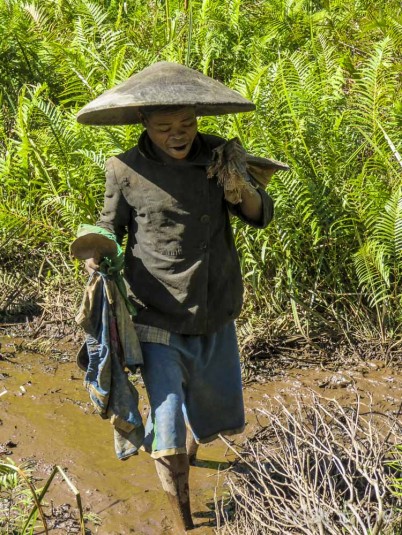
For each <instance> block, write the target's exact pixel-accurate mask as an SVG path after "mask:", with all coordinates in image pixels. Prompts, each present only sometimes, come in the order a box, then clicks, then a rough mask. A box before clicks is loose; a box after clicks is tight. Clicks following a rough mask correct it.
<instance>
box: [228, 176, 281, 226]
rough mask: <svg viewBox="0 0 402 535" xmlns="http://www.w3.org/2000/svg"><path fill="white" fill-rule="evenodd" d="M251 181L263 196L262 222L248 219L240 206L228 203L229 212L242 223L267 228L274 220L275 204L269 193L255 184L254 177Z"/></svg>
mask: <svg viewBox="0 0 402 535" xmlns="http://www.w3.org/2000/svg"><path fill="white" fill-rule="evenodd" d="M250 181H251V182H252V184H253V185H254V186H256V189H257V191H258V193H259V194H260V196H261V200H262V215H261V220H260V221H252V220H251V219H248V218H247V217H246V216H245V215H244V214H243V213H242V211H241V209H240V206H239V205H238V204H231V203H227V204H228V208H229V212H230V213H231V214H232V215H235V216H236V217H238V218H239V219H241V220H242V221H244V222H245V223H247V224H248V225H250V226H252V227H255V228H265V227H266V226H268V224H269V223H270V222H271V221H272V219H273V217H274V202H273V200H272V198H271V197H270V196H269V195H268V193H267V192H266V191H265V190H264V189H263V188H261V187H260V186H257V183H256V182H255V180H254V179H253V178H252V177H250Z"/></svg>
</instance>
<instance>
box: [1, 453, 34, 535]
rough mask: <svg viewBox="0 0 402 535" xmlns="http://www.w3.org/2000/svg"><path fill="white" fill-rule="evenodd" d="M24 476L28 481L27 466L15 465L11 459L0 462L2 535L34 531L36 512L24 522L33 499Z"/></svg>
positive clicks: (28, 469) (21, 534) (29, 470)
mask: <svg viewBox="0 0 402 535" xmlns="http://www.w3.org/2000/svg"><path fill="white" fill-rule="evenodd" d="M22 475H23V477H22ZM24 478H26V479H27V480H28V481H29V479H30V478H31V468H30V467H29V466H27V465H26V466H21V467H17V466H16V465H15V464H14V463H13V462H12V461H8V462H0V531H1V533H4V535H17V534H18V535H33V533H35V525H36V521H37V513H36V514H35V515H33V516H32V518H31V520H30V521H29V523H28V524H26V520H27V518H28V516H29V513H30V510H31V509H32V508H33V506H34V503H35V501H34V498H33V496H32V493H31V489H30V488H29V487H27V485H26V482H25V480H24Z"/></svg>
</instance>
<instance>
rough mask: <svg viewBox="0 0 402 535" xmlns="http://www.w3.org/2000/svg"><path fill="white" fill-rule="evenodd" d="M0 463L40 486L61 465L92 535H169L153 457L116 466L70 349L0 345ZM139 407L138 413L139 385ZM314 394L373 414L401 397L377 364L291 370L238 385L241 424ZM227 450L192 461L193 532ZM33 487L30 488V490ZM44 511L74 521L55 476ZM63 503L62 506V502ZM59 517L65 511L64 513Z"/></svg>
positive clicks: (109, 435)
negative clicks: (20, 466) (31, 465)
mask: <svg viewBox="0 0 402 535" xmlns="http://www.w3.org/2000/svg"><path fill="white" fill-rule="evenodd" d="M0 343H1V349H0V408H1V413H0V459H5V458H7V457H10V458H11V459H13V461H14V462H16V463H20V462H22V461H23V460H27V459H31V460H33V461H34V462H35V464H36V469H35V475H37V476H38V477H39V478H43V480H45V479H46V478H47V477H48V475H49V474H50V472H51V470H52V468H53V466H54V465H55V464H57V465H60V466H61V467H62V468H64V469H66V471H67V473H68V475H69V477H70V478H71V480H72V481H73V483H74V484H75V485H76V486H77V488H78V489H79V491H80V493H81V497H82V501H83V505H84V508H85V509H86V511H87V513H91V514H92V515H96V517H97V518H98V520H99V525H96V524H97V523H96V522H89V523H88V530H89V531H88V533H92V534H100V535H126V534H137V535H165V534H173V533H174V532H173V530H172V523H171V520H170V511H169V504H168V502H167V500H166V499H165V496H164V494H163V493H162V492H161V490H160V487H159V484H158V480H157V477H156V474H155V470H154V465H153V461H152V460H151V459H150V458H149V456H148V455H147V454H145V453H140V454H139V455H138V456H136V457H132V458H130V459H129V460H127V461H125V462H122V461H119V460H117V458H116V457H115V454H114V447H113V431H112V427H111V425H110V424H109V423H108V421H105V420H102V419H101V418H100V417H99V416H98V415H97V414H95V413H94V411H93V408H92V404H91V403H90V401H89V397H88V394H87V392H86V390H85V389H84V387H83V385H82V379H83V374H82V372H81V371H80V370H79V369H78V368H77V366H76V364H75V350H76V348H74V347H69V348H62V347H61V346H58V345H57V343H56V342H55V346H54V347H53V349H52V351H50V352H49V353H46V354H37V353H29V352H26V351H21V350H20V349H19V347H20V346H19V341H18V340H16V339H13V338H8V337H3V338H1V339H0ZM137 388H138V390H139V392H140V395H141V410H142V411H143V413H144V416H145V414H146V413H147V410H148V406H147V399H146V395H145V392H144V389H143V387H142V385H141V384H140V383H139V384H138V385H137ZM311 389H312V390H315V391H316V392H319V393H321V394H323V395H325V396H326V397H334V398H336V399H338V400H340V401H342V402H344V403H348V401H349V399H352V397H353V396H354V393H353V390H357V391H358V392H359V393H360V395H361V396H362V398H363V399H364V398H368V397H369V396H372V397H373V401H374V403H375V406H376V408H377V410H379V411H388V410H390V411H396V410H397V408H398V406H399V403H400V400H401V394H402V378H401V374H400V371H398V370H397V369H396V368H395V367H393V368H389V367H387V366H386V365H385V363H384V362H381V361H370V362H368V363H365V362H360V363H358V364H356V365H355V366H354V367H353V368H352V369H348V370H343V371H337V372H334V371H330V370H325V369H321V368H306V369H300V368H294V369H291V370H288V371H287V372H286V374H281V375H278V376H276V377H270V378H269V381H268V382H266V383H264V384H256V383H255V384H251V385H248V386H247V387H246V388H245V404H246V414H247V421H248V425H247V427H246V431H245V433H244V435H243V436H239V437H237V438H236V441H237V442H241V441H242V439H243V438H244V436H245V435H246V434H251V433H252V432H253V429H254V428H255V426H256V425H257V424H256V420H255V416H254V412H255V410H256V409H258V408H261V407H264V405H265V404H266V403H267V402H268V401H271V400H272V399H274V398H275V397H278V396H279V397H281V399H282V400H284V401H285V402H286V403H289V404H291V403H292V399H294V396H295V395H298V394H300V393H303V392H308V391H310V390H311ZM231 460H233V454H232V453H230V452H228V451H227V450H226V446H225V445H224V444H223V443H222V442H221V441H219V440H217V441H215V442H213V443H212V444H209V445H206V446H202V447H201V448H200V450H199V461H198V465H197V466H195V467H193V468H192V469H191V474H190V484H191V489H192V509H193V514H194V518H195V523H196V525H197V529H196V530H195V531H194V532H193V533H194V535H198V534H206V535H208V534H212V533H214V526H216V522H215V500H216V499H219V497H220V496H221V494H222V492H223V489H222V483H223V480H224V471H225V469H226V468H227V467H228V466H229V462H230V461H231ZM40 484H41V482H40V481H38V482H37V486H39V487H40ZM47 503H48V504H49V505H48V508H51V506H52V503H53V508H54V509H55V508H57V507H62V506H65V508H67V509H66V510H68V511H71V514H72V515H73V516H74V508H75V500H74V496H73V495H72V494H71V492H70V491H69V489H68V487H67V485H66V484H65V483H64V482H63V481H62V480H61V479H56V480H55V482H54V483H53V484H52V486H51V488H50V491H49V493H48V495H47ZM65 504H67V505H65ZM65 516H68V515H65ZM67 520H68V519H65V520H63V518H60V519H59V522H57V523H56V525H55V527H54V528H53V529H52V530H51V531H50V533H52V535H56V534H65V533H73V531H71V528H69V524H68V521H67Z"/></svg>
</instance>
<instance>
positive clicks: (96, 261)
mask: <svg viewBox="0 0 402 535" xmlns="http://www.w3.org/2000/svg"><path fill="white" fill-rule="evenodd" d="M101 261H102V258H101V257H100V256H95V257H93V258H87V259H86V260H85V269H86V270H87V272H88V273H89V274H90V275H92V273H93V272H94V271H97V270H98V269H99V266H100V263H101Z"/></svg>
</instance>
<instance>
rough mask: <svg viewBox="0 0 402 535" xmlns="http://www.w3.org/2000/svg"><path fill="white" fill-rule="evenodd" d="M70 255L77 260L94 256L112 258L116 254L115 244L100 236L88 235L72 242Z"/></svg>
mask: <svg viewBox="0 0 402 535" xmlns="http://www.w3.org/2000/svg"><path fill="white" fill-rule="evenodd" d="M70 251H71V254H72V255H73V256H74V257H75V258H78V260H87V259H88V258H93V257H94V256H95V255H96V256H100V257H101V258H104V257H105V256H107V257H109V258H112V257H114V256H115V255H116V254H117V244H116V242H114V241H113V240H110V239H109V238H106V237H105V236H102V234H96V233H92V232H91V233H89V234H85V235H83V236H80V237H79V238H77V239H76V240H74V241H73V243H72V244H71V248H70Z"/></svg>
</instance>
